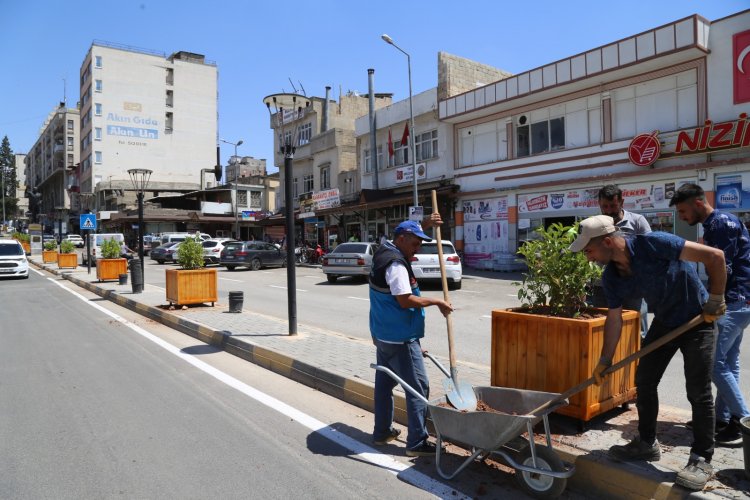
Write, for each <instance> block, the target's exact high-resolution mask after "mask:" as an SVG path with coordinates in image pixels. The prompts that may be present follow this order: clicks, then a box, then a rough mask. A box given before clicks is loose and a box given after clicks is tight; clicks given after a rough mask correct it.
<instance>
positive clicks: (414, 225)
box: [393, 220, 432, 241]
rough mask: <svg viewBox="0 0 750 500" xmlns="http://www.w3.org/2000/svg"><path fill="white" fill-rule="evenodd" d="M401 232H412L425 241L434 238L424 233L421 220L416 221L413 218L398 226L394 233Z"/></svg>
mask: <svg viewBox="0 0 750 500" xmlns="http://www.w3.org/2000/svg"><path fill="white" fill-rule="evenodd" d="M401 233H411V234H413V235H414V236H416V237H417V238H419V239H421V240H425V241H430V240H431V239H432V238H430V237H429V236H427V235H426V234H424V231H422V226H421V225H420V224H419V222H415V221H413V220H407V221H404V222H402V223H401V224H399V225H398V226H396V229H395V230H394V231H393V234H395V235H396V236H398V235H399V234H401Z"/></svg>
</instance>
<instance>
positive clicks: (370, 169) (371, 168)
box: [365, 146, 383, 174]
mask: <svg viewBox="0 0 750 500" xmlns="http://www.w3.org/2000/svg"><path fill="white" fill-rule="evenodd" d="M378 165H379V170H382V168H383V146H378ZM374 171H375V165H373V164H372V161H371V159H370V150H369V149H365V173H368V174H370V173H372V172H374Z"/></svg>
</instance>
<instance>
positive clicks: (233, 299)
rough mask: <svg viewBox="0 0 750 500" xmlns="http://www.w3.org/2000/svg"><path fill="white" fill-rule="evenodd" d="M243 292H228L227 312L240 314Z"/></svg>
mask: <svg viewBox="0 0 750 500" xmlns="http://www.w3.org/2000/svg"><path fill="white" fill-rule="evenodd" d="M244 296H245V294H244V292H229V312H230V313H240V312H242V302H243V300H244V298H245V297H244Z"/></svg>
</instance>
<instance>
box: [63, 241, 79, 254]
mask: <svg viewBox="0 0 750 500" xmlns="http://www.w3.org/2000/svg"><path fill="white" fill-rule="evenodd" d="M75 248H76V247H75V245H74V244H73V242H72V241H70V240H62V243H60V252H61V253H73V252H75Z"/></svg>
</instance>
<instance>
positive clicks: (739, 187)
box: [716, 173, 750, 210]
mask: <svg viewBox="0 0 750 500" xmlns="http://www.w3.org/2000/svg"><path fill="white" fill-rule="evenodd" d="M716 208H718V209H723V210H750V173H745V174H732V175H717V176H716Z"/></svg>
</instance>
